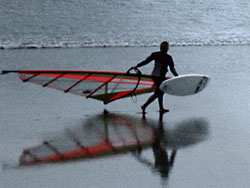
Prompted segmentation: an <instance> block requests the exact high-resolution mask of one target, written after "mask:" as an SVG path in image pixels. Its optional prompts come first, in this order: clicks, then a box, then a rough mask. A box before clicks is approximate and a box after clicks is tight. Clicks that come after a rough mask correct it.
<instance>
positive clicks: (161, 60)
mask: <svg viewBox="0 0 250 188" xmlns="http://www.w3.org/2000/svg"><path fill="white" fill-rule="evenodd" d="M153 60H154V61H155V65H154V69H153V71H152V76H153V80H154V83H155V86H156V90H155V92H154V94H153V95H152V96H151V97H150V98H149V99H148V101H147V102H146V103H145V104H144V105H143V106H144V107H147V106H148V105H149V104H150V103H151V102H153V101H154V100H155V99H156V98H157V97H158V101H159V106H160V109H163V94H164V93H163V92H162V91H161V90H160V88H159V87H160V85H161V83H162V82H163V81H164V80H165V76H166V73H167V72H168V67H169V68H170V70H171V72H172V73H173V74H174V75H175V76H178V74H177V72H176V70H175V68H174V61H173V59H172V57H171V56H170V55H168V54H167V52H165V51H159V52H154V53H152V54H151V55H150V56H149V57H148V58H146V59H145V60H144V61H142V62H141V63H139V64H138V65H137V67H141V66H144V65H146V64H148V63H150V62H151V61H153Z"/></svg>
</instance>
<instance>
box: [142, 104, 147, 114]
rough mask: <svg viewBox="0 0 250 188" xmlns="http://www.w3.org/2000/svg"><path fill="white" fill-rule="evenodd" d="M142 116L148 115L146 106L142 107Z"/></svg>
mask: <svg viewBox="0 0 250 188" xmlns="http://www.w3.org/2000/svg"><path fill="white" fill-rule="evenodd" d="M141 109H142V114H146V107H145V106H144V105H142V106H141Z"/></svg>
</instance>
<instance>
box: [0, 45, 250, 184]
mask: <svg viewBox="0 0 250 188" xmlns="http://www.w3.org/2000/svg"><path fill="white" fill-rule="evenodd" d="M154 50H158V49H157V48H149V47H147V48H142V47H140V48H137V47H134V48H75V49H29V50H25V49H24V50H2V51H0V57H1V65H0V68H1V69H2V70H6V69H7V70H10V69H12V70H18V69H61V70H63V69H64V70H66V69H71V70H84V69H85V70H103V71H120V72H125V71H127V69H129V68H130V67H131V66H134V65H135V64H137V63H138V62H140V61H141V60H143V59H144V58H145V57H146V56H147V55H150V53H151V52H152V51H154ZM249 50H250V46H197V47H172V48H171V49H170V54H171V55H172V56H173V58H174V61H175V64H176V69H177V71H178V73H179V74H189V73H199V74H206V75H209V76H210V77H211V81H210V83H209V86H208V87H207V88H206V89H205V90H204V91H202V92H201V93H200V94H198V95H194V96H189V97H174V96H169V95H165V97H164V102H165V107H167V108H169V109H170V112H169V113H167V114H165V115H164V117H163V126H164V129H165V131H166V134H167V133H168V132H169V134H170V136H169V137H170V138H171V136H173V130H176V131H177V133H178V134H174V139H172V145H175V146H176V147H177V152H176V156H175V160H174V164H173V167H172V168H171V171H170V172H169V176H168V177H167V178H166V177H165V178H163V177H162V176H161V174H160V173H159V172H158V171H157V170H155V169H154V168H153V167H150V166H147V165H145V164H143V163H141V162H140V161H138V160H137V158H135V157H134V155H132V154H130V153H127V154H123V155H117V156H110V157H105V158H98V159H94V160H83V161H77V162H74V163H59V164H49V165H40V166H35V167H28V168H9V166H8V165H10V166H15V164H16V163H17V162H18V158H19V156H20V154H21V153H22V151H23V149H24V148H28V147H31V146H34V145H37V144H40V143H41V142H42V141H43V140H44V139H47V138H50V137H53V136H54V135H56V134H58V132H61V131H62V130H64V128H65V127H72V126H77V125H79V124H81V123H82V122H84V121H85V120H86V119H89V118H90V119H91V117H95V116H96V115H98V114H101V113H102V112H103V110H104V109H107V110H109V111H111V112H114V113H116V114H125V115H130V116H132V117H134V118H138V119H140V118H141V114H138V112H140V105H141V104H142V103H143V102H144V101H145V100H146V99H147V97H149V95H145V96H139V97H137V101H136V103H134V102H133V100H131V99H129V98H128V99H122V100H119V101H116V102H114V103H111V104H109V105H106V106H105V105H103V104H102V103H100V102H99V101H95V100H92V99H84V98H81V97H78V96H74V95H69V94H64V93H62V92H59V91H56V90H53V89H45V88H42V87H40V86H38V85H34V84H29V83H22V82H21V81H20V80H19V79H18V77H17V75H15V74H8V75H4V76H3V75H1V76H0V97H1V102H0V116H1V118H0V128H1V133H0V141H1V142H0V152H1V156H0V161H1V162H2V167H3V168H1V173H0V174H1V175H0V182H1V184H2V185H3V186H4V187H39V188H40V187H53V188H55V187H62V186H64V187H138V188H139V187H167V186H168V187H190V188H191V187H220V188H222V187H225V188H226V187H227V188H228V187H248V185H249V183H250V180H249V177H248V175H249V174H250V170H249V169H250V168H249V167H250V162H249V158H250V149H249V145H250V142H249V135H250V128H249V111H250V100H249V97H248V95H249V93H250V87H249V71H248V69H249V66H250V65H249V61H250V55H249ZM151 69H152V65H147V66H145V67H142V68H141V71H142V72H143V73H147V74H148V73H150V72H151ZM169 75H170V76H172V75H171V74H169ZM147 110H148V113H147V115H146V117H147V119H148V120H150V121H154V122H158V119H159V114H158V112H157V110H158V105H157V102H154V103H153V104H152V105H151V106H149V107H148V109H147ZM190 119H191V120H194V119H195V120H196V119H203V120H204V121H205V122H207V123H206V125H205V127H203V128H205V129H206V132H205V133H206V135H205V138H206V139H202V140H199V139H197V140H194V141H193V142H184V143H186V144H182V145H180V144H179V143H181V142H178V141H180V139H184V140H185V139H186V140H188V141H190V140H189V139H190V137H191V138H192V137H193V136H194V135H192V134H190V132H191V133H192V132H195V130H197V129H196V128H197V127H196V128H195V130H194V126H192V124H191V125H190V124H188V123H186V122H190V121H189V120H190ZM171 130H172V132H171ZM196 136H197V135H196ZM202 136H204V135H202ZM178 138H179V140H178ZM167 151H168V154H169V157H170V155H171V152H172V147H169V148H168V149H167ZM142 155H143V158H146V159H147V160H149V161H151V162H152V163H154V156H153V152H152V149H151V148H148V149H146V150H143V152H142ZM6 164H8V165H6Z"/></svg>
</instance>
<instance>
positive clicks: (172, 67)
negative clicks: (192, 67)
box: [169, 57, 178, 76]
mask: <svg viewBox="0 0 250 188" xmlns="http://www.w3.org/2000/svg"><path fill="white" fill-rule="evenodd" d="M169 67H170V71H171V72H172V73H173V75H174V76H178V73H177V72H176V70H175V67H174V61H173V59H172V57H171V62H170V65H169Z"/></svg>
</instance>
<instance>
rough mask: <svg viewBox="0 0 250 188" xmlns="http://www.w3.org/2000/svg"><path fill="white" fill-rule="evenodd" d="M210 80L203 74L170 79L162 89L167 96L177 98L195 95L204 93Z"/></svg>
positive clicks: (164, 83) (163, 84) (162, 85)
mask: <svg viewBox="0 0 250 188" xmlns="http://www.w3.org/2000/svg"><path fill="white" fill-rule="evenodd" d="M209 80H210V78H209V77H208V76H206V75H201V74H186V75H181V76H177V77H174V78H171V79H168V80H166V81H164V82H162V84H161V85H160V89H161V90H162V91H163V92H164V93H167V94H170V95H176V96H186V95H193V94H196V93H199V92H200V91H202V90H203V89H204V88H205V87H206V86H207V85H208V82H209Z"/></svg>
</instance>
